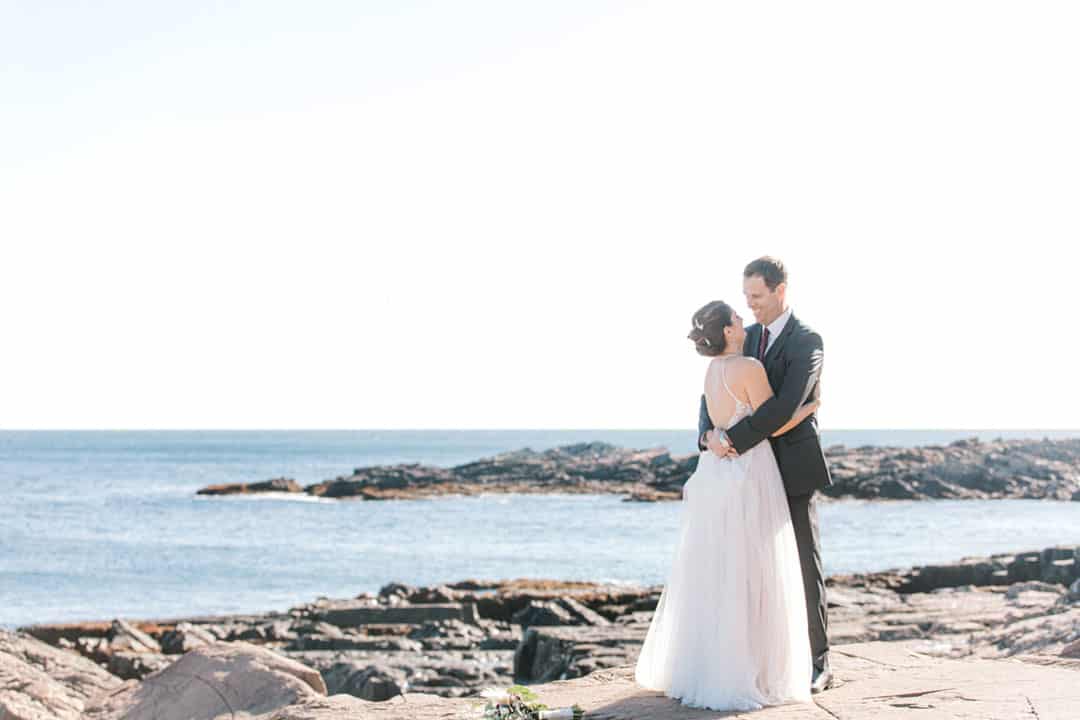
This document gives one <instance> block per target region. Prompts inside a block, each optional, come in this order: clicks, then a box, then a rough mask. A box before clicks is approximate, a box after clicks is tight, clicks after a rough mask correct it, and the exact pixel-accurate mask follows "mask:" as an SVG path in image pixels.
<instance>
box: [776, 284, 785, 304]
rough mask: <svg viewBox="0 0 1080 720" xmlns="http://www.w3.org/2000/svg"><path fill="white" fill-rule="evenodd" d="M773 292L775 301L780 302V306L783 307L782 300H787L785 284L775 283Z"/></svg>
mask: <svg viewBox="0 0 1080 720" xmlns="http://www.w3.org/2000/svg"><path fill="white" fill-rule="evenodd" d="M774 292H775V293H776V297H777V299H778V300H780V304H781V305H783V304H784V300H786V299H787V282H782V283H777V284H776V290H775V291H774Z"/></svg>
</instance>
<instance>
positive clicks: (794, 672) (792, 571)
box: [634, 301, 818, 710]
mask: <svg viewBox="0 0 1080 720" xmlns="http://www.w3.org/2000/svg"><path fill="white" fill-rule="evenodd" d="M693 323H694V329H693V330H691V332H690V335H689V336H688V337H689V338H690V339H691V340H693V341H694V342H695V344H696V345H697V351H698V352H699V353H701V354H702V355H707V356H712V357H713V359H712V361H711V362H710V363H709V367H708V370H706V373H705V401H706V404H707V407H708V410H709V416H710V418H711V419H712V421H713V424H714V426H715V427H718V428H725V429H726V428H730V427H731V426H732V425H734V424H735V423H736V422H738V421H739V420H740V419H742V418H743V417H745V416H746V415H749V414H750V413H752V412H753V411H754V410H755V409H756V408H757V407H758V406H759V405H761V403H763V402H764V401H765V400H767V399H769V398H770V397H772V394H773V393H772V389H771V388H770V387H769V381H768V379H767V378H766V376H765V368H764V366H763V365H762V364H761V363H760V362H758V361H757V360H756V359H754V358H750V357H744V356H742V354H741V349H742V347H743V340H744V338H745V331H744V330H743V322H742V318H741V317H739V315H738V314H737V313H736V312H735V311H734V310H732V309H731V307H730V306H729V305H727V304H726V303H723V302H720V301H715V302H711V303H709V304H707V305H705V306H704V307H702V308H701V309H700V310H698V311H697V312H696V313H694V317H693ZM817 408H818V403H816V402H815V403H811V404H809V405H805V406H803V407H802V408H800V409H799V411H798V412H797V413H796V414H795V416H794V417H793V418H792V419H791V420H790V421H789V422H788V423H787V424H786V425H784V426H783V427H782V428H780V429H779V430H777V431H776V433H775V434H777V435H780V434H783V433H785V432H787V431H788V430H789V429H791V428H792V427H794V426H795V425H797V424H798V423H799V422H801V421H802V420H803V419H804V418H806V416H807V415H809V414H811V413H813V412H814V411H815V410H817ZM683 499H684V503H683V507H682V515H681V519H680V527H679V540H678V549H677V550H676V554H675V558H674V561H673V562H672V565H671V569H670V571H669V574H668V578H667V583H666V585H665V586H664V590H663V592H662V593H661V594H660V599H659V601H658V603H657V606H656V612H655V614H654V615H653V619H652V623H651V624H650V625H649V630H648V633H647V635H646V636H645V643H644V645H642V648H641V655H640V656H639V657H638V661H637V666H636V669H635V673H634V679H635V681H636V682H637V683H638V685H640V686H642V687H644V688H648V689H651V690H659V691H662V692H663V693H664V694H665V695H667V696H668V697H672V698H676V699H678V700H680V701H681V702H682V704H684V705H688V706H690V707H697V708H708V709H711V710H756V709H759V708H761V707H763V706H765V705H777V704H781V703H786V702H809V701H810V678H811V672H812V668H811V657H810V642H809V638H808V635H807V621H806V600H805V598H804V595H803V586H802V582H803V581H802V572H801V570H800V567H799V554H798V550H797V549H796V545H795V532H794V529H793V528H792V524H791V515H790V513H789V510H788V503H787V497H786V496H785V493H784V486H783V481H782V480H781V477H780V470H779V468H778V467H777V465H776V458H775V457H774V456H773V450H772V447H771V445H770V444H769V443H767V442H762V443H759V444H757V445H755V446H754V447H753V449H751V450H749V451H747V452H746V453H745V454H743V455H740V456H737V457H732V458H721V457H718V456H717V455H715V454H713V453H712V452H711V451H709V450H706V451H703V452H702V453H701V455H700V457H699V458H698V465H697V469H696V470H695V471H694V473H693V474H692V475H691V476H690V478H689V479H688V480H687V481H686V484H685V485H684V486H683Z"/></svg>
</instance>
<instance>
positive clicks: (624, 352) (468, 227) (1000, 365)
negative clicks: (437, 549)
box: [0, 0, 1080, 428]
mask: <svg viewBox="0 0 1080 720" xmlns="http://www.w3.org/2000/svg"><path fill="white" fill-rule="evenodd" d="M1078 19H1080V11H1078V10H1077V9H1076V7H1075V6H1074V4H1072V3H1066V2H1045V3H1035V4H1032V3H1019V2H957V1H950V0H943V1H935V2H920V1H915V2H906V3H903V4H879V3H865V2H825V3H812V4H808V3H760V2H759V3H721V2H711V1H710V2H704V1H702V2H637V3H607V2H573V3H570V2H563V3H558V2H546V3H529V4H525V3H506V2H489V3H389V2H380V3H318V2H312V3H303V4H299V3H297V4H295V5H292V6H290V5H286V4H274V3H266V2H260V3H242V4H241V3H231V4H229V6H228V7H224V6H198V5H196V4H191V3H183V4H181V3H151V2H140V3H135V2H131V3H97V4H93V5H90V4H70V5H64V4H58V3H29V2H27V3H11V2H7V3H0V62H2V72H0V198H2V202H3V203H4V205H5V207H4V208H3V213H2V216H0V242H2V243H3V262H2V263H0V305H2V306H3V307H4V308H5V312H4V313H3V315H2V317H3V328H2V329H3V333H4V338H5V344H4V347H5V354H4V358H3V362H2V364H0V368H2V373H0V397H2V398H3V402H2V403H0V428H47V427H56V428H143V427H145V428H170V427H174V428H379V427H385V428H407V427H414V428H432V427H436V428H455V427H457V428H500V427H524V428H530V427H531V428H544V427H570V428H573V427H580V428H586V427H641V428H662V427H684V426H686V427H689V426H692V425H693V423H694V418H695V412H696V407H697V395H698V393H699V392H700V388H701V380H702V375H703V371H704V362H705V361H704V360H703V359H702V358H700V357H698V356H696V355H695V354H694V353H693V352H692V348H691V345H690V343H689V341H688V340H686V339H685V335H686V332H687V330H688V325H689V318H690V315H691V314H692V313H693V311H694V310H695V309H697V308H698V307H699V306H700V305H702V304H704V303H705V302H707V301H709V300H712V299H717V298H721V299H726V300H728V301H730V302H732V303H733V304H734V305H735V306H736V307H737V309H739V310H740V311H744V310H745V307H744V306H743V304H742V301H741V285H740V272H741V269H742V267H743V265H744V264H745V263H746V262H747V261H748V260H750V259H752V258H753V257H756V256H758V255H760V254H764V253H773V254H776V255H779V256H780V257H782V258H783V259H785V260H786V261H787V263H788V264H789V266H790V269H791V273H792V283H791V289H790V297H791V300H792V304H793V307H794V308H795V310H796V313H797V314H799V315H800V316H802V317H803V318H804V319H805V320H807V321H809V322H810V323H811V324H812V325H814V326H815V327H817V328H818V329H819V330H820V331H821V332H822V334H823V335H824V337H825V341H826V370H825V377H824V383H825V385H824V387H825V394H826V405H825V407H824V408H823V410H822V412H821V418H822V424H823V425H824V426H825V427H827V428H859V427H933V428H957V427H963V428H975V427H1013V428H1020V427H1044V428H1075V427H1077V426H1080V422H1078V421H1077V420H1076V417H1077V416H1076V413H1075V411H1074V408H1075V407H1076V406H1077V404H1078V403H1080V383H1075V382H1070V381H1069V379H1068V373H1069V367H1070V366H1071V364H1072V363H1071V359H1070V358H1071V357H1073V356H1074V355H1075V354H1076V353H1077V351H1080V341H1078V340H1077V339H1076V336H1075V334H1073V333H1071V332H1070V331H1069V327H1070V323H1071V319H1070V317H1071V312H1072V307H1073V304H1074V302H1075V300H1074V293H1073V291H1072V285H1073V282H1074V280H1073V273H1074V272H1075V266H1076V260H1077V255H1078V252H1077V250H1076V249H1075V248H1076V247H1077V241H1078V239H1080V216H1078V214H1077V213H1076V198H1077V197H1080V175H1078V173H1077V172H1076V168H1077V167H1080V138H1078V135H1077V133H1076V132H1075V128H1076V127H1078V126H1080V97H1078V95H1077V93H1076V92H1075V88H1076V87H1077V81H1078V79H1080V78H1078V77H1077V74H1078V71H1077V68H1080V46H1078V45H1077V43H1076V42H1075V37H1076V34H1077V31H1078V30H1080V22H1078Z"/></svg>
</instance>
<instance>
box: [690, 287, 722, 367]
mask: <svg viewBox="0 0 1080 720" xmlns="http://www.w3.org/2000/svg"><path fill="white" fill-rule="evenodd" d="M732 314H733V313H732V310H731V306H730V305H728V304H727V303H726V302H724V301H722V300H713V301H712V302H711V303H706V304H705V305H704V306H703V307H702V308H701V309H700V310H698V311H697V312H696V313H694V317H693V318H692V319H691V322H693V324H694V329H693V330H691V331H690V334H689V335H687V336H686V337H688V338H690V339H691V340H693V341H694V346H695V347H696V348H697V351H698V352H699V353H700V354H702V355H708V356H712V355H719V354H720V353H722V352H724V349H725V348H726V347H727V339H726V338H725V337H724V328H726V327H728V326H729V325H731V316H732Z"/></svg>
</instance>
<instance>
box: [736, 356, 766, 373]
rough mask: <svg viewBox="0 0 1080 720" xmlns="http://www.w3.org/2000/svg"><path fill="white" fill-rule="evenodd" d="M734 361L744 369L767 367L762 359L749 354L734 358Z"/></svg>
mask: <svg viewBox="0 0 1080 720" xmlns="http://www.w3.org/2000/svg"><path fill="white" fill-rule="evenodd" d="M732 362H734V363H735V365H736V366H737V367H739V368H740V369H743V370H753V369H754V368H763V369H764V367H765V366H764V365H762V364H761V361H760V360H758V359H757V358H756V357H751V356H749V355H740V356H738V357H737V358H734V359H733V360H732Z"/></svg>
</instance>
